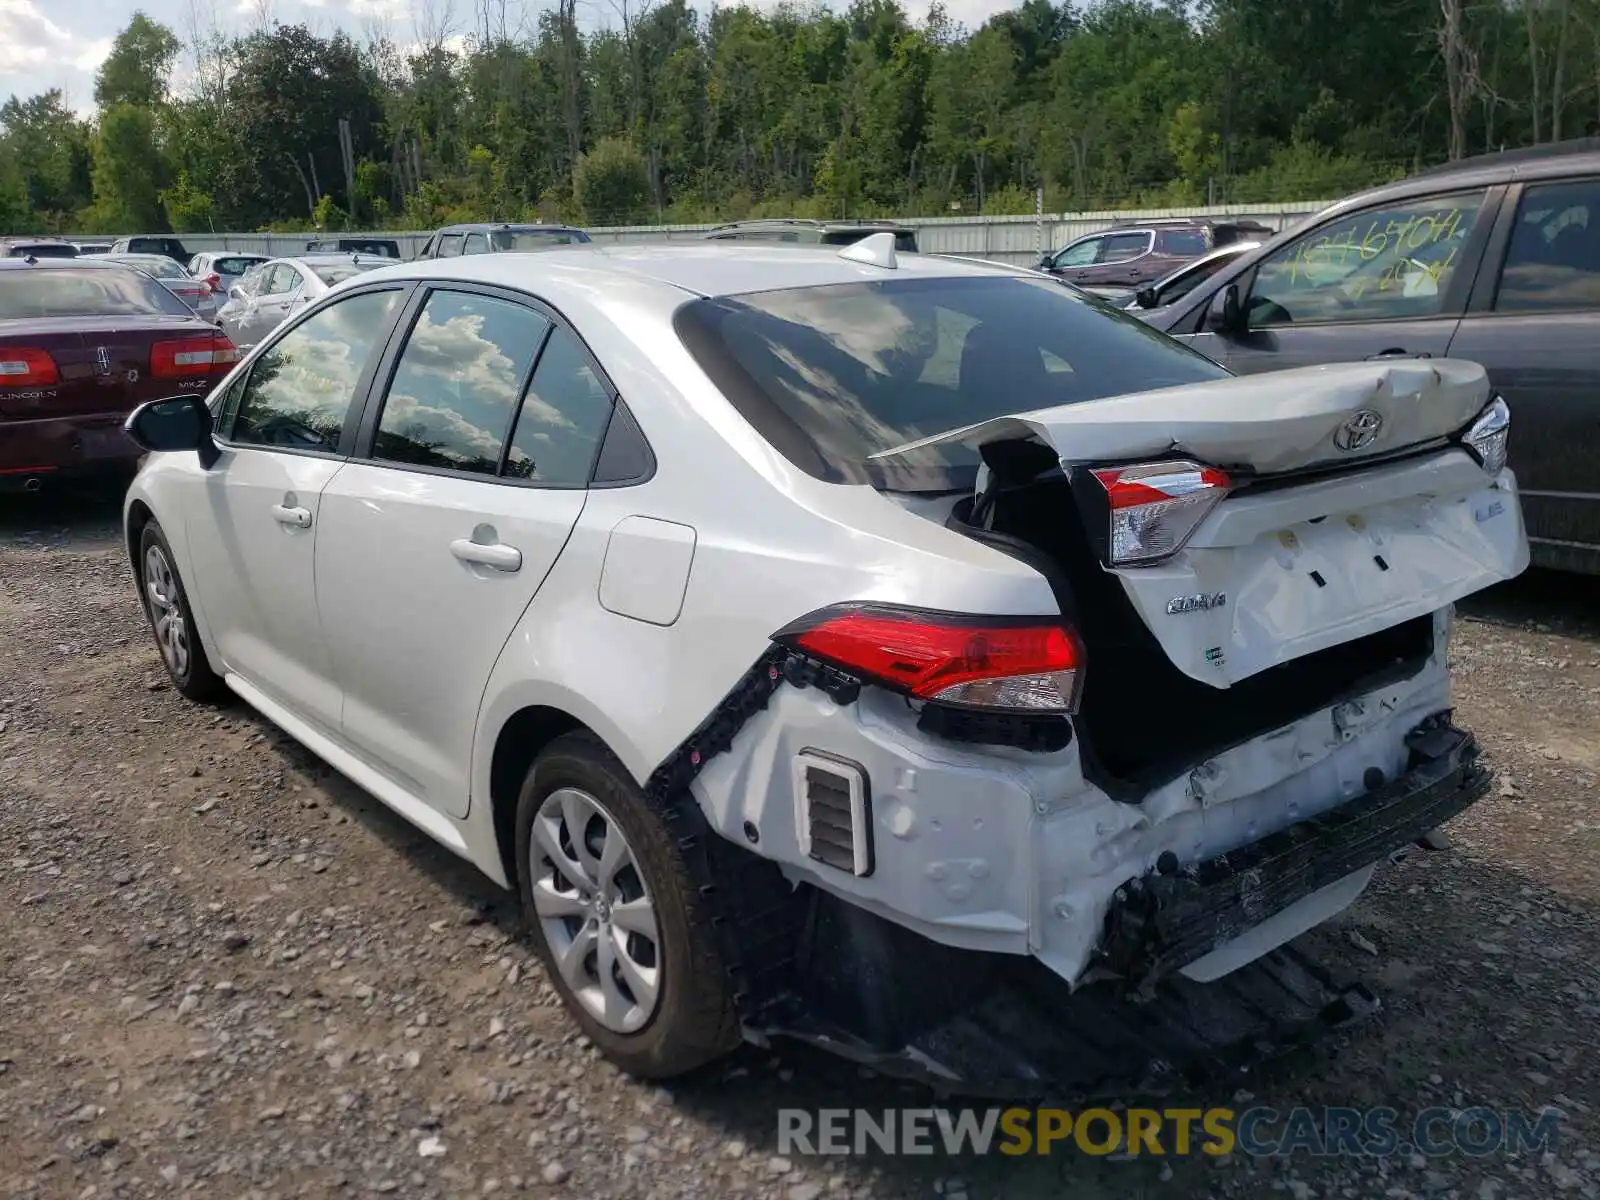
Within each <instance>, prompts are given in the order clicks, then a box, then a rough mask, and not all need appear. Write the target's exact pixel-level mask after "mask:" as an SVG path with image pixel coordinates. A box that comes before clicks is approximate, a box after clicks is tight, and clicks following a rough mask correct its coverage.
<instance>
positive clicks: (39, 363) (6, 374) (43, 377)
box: [0, 346, 61, 387]
mask: <svg viewBox="0 0 1600 1200" xmlns="http://www.w3.org/2000/svg"><path fill="white" fill-rule="evenodd" d="M60 382H61V372H60V371H58V370H56V360H55V359H53V358H51V357H50V351H48V350H40V349H38V348H37V347H35V346H0V387H44V386H48V385H50V384H54V383H60Z"/></svg>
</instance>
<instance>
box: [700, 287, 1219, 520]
mask: <svg viewBox="0 0 1600 1200" xmlns="http://www.w3.org/2000/svg"><path fill="white" fill-rule="evenodd" d="M674 325H675V327H676V329H677V331H678V336H679V337H680V338H681V339H682V340H683V342H684V344H685V345H686V346H687V347H688V348H689V351H690V353H692V354H693V355H694V356H695V359H696V360H697V361H698V362H699V363H700V365H701V367H702V368H704V370H705V371H706V373H707V374H708V375H710V377H711V378H712V379H713V380H714V381H715V382H716V384H717V386H718V387H719V388H720V389H721V391H722V393H723V394H724V395H725V396H727V397H728V399H729V401H730V402H731V403H732V404H733V405H734V406H735V407H736V408H737V409H739V411H740V412H742V413H743V414H744V415H745V417H746V419H748V420H749V421H750V422H751V424H752V425H754V426H755V427H756V428H757V429H759V430H760V431H761V432H762V434H763V435H764V436H765V437H766V438H767V439H768V440H769V441H770V442H771V443H772V444H773V445H774V446H775V447H777V448H778V449H779V450H780V451H782V452H783V453H784V455H785V456H787V457H788V458H789V459H790V460H791V461H793V462H794V463H795V464H796V465H797V466H799V467H801V468H802V469H804V470H806V471H807V472H809V473H810V474H812V475H815V476H817V477H819V478H822V479H827V480H830V481H833V482H849V483H873V484H875V485H876V486H879V487H884V488H889V489H892V490H896V491H952V490H961V489H966V488H970V487H971V486H972V485H973V483H974V481H975V479H976V475H977V467H978V461H979V460H978V454H977V451H975V450H973V449H971V448H969V447H966V446H959V445H943V446H931V447H926V448H923V449H921V450H916V451H912V452H910V453H907V454H904V455H898V456H896V457H895V458H894V459H893V460H878V461H870V456H871V455H873V454H876V453H878V452H879V451H882V450H888V449H891V448H892V447H895V446H899V445H903V444H904V443H906V442H911V441H915V440H917V439H918V438H923V437H929V436H932V435H933V434H937V433H944V432H946V431H948V430H951V429H957V428H960V427H962V426H966V425H973V424H976V423H978V422H979V421H986V420H989V419H990V418H992V417H1001V416H1006V415H1008V414H1010V413H1018V412H1026V411H1029V410H1031V409H1038V408H1049V407H1051V406H1053V405H1058V404H1080V403H1083V402H1085V401H1089V400H1098V399H1101V398H1103V397H1106V396H1117V395H1122V394H1124V393H1127V392H1141V391H1147V390H1149V389H1151V388H1162V387H1173V386H1176V385H1180V384H1186V383H1198V382H1202V381H1204V380H1211V379H1220V378H1224V377H1226V375H1227V372H1226V371H1225V370H1224V369H1223V368H1221V367H1219V366H1218V365H1217V364H1216V363H1214V362H1212V361H1211V360H1210V359H1208V358H1205V357H1203V356H1202V355H1200V354H1197V353H1195V352H1194V351H1192V350H1190V349H1188V348H1187V347H1186V346H1183V345H1181V344H1179V343H1178V342H1175V341H1173V340H1172V339H1170V338H1168V337H1167V336H1166V335H1164V334H1162V333H1159V332H1157V331H1156V330H1154V329H1152V328H1151V327H1150V326H1148V325H1145V324H1144V323H1143V322H1140V321H1137V320H1134V319H1133V318H1131V317H1127V316H1124V315H1122V314H1120V313H1117V312H1115V311H1113V310H1112V309H1111V308H1110V307H1108V306H1106V305H1102V304H1096V303H1093V302H1090V301H1087V300H1085V299H1084V298H1083V297H1081V296H1079V295H1077V294H1076V293H1074V292H1072V291H1070V290H1068V289H1067V288H1064V287H1062V286H1061V285H1060V284H1059V283H1057V282H1055V281H1054V280H1044V279H1022V278H1016V277H992V276H991V277H981V276H980V277H967V278H940V279H897V280H887V281H884V282H881V283H847V284H831V285H828V286H824V287H807V288H794V289H787V290H783V291H773V292H755V293H750V294H747V295H741V296H729V297H719V298H707V299H701V300H694V301H691V302H690V303H688V304H686V305H684V306H683V307H682V308H680V309H679V310H678V312H677V314H676V316H675V317H674Z"/></svg>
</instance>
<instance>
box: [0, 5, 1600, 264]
mask: <svg viewBox="0 0 1600 1200" xmlns="http://www.w3.org/2000/svg"><path fill="white" fill-rule="evenodd" d="M263 2H265V0H263ZM430 2H431V3H432V4H433V7H425V8H424V9H423V11H422V13H421V15H420V16H419V17H418V19H417V21H416V24H417V25H418V26H419V29H418V35H419V40H418V41H417V42H414V43H409V44H406V45H402V44H400V43H398V42H397V40H396V39H395V38H393V37H392V36H389V35H387V34H385V33H384V32H383V31H382V30H381V29H372V30H369V32H368V33H367V34H366V35H365V36H364V37H363V38H362V39H361V40H359V41H358V40H357V39H355V38H353V37H351V36H349V35H348V34H345V33H335V34H333V35H331V36H320V35H319V34H317V33H314V32H313V31H312V30H310V29H308V28H307V27H305V26H303V25H285V24H280V23H275V22H272V21H270V20H269V19H266V18H265V17H264V16H263V18H262V19H261V20H259V21H258V22H257V26H256V28H254V29H252V30H251V31H250V32H247V33H245V34H243V35H242V36H240V35H224V34H222V33H221V32H219V31H218V30H217V28H216V26H215V23H213V24H212V25H211V27H210V28H209V29H207V28H203V27H198V26H199V23H198V22H196V25H197V28H195V29H191V30H189V31H187V36H185V37H182V38H180V36H179V35H178V34H177V33H176V32H175V31H173V30H172V29H169V28H167V27H165V26H163V25H161V24H160V23H158V22H155V21H152V20H150V19H149V18H148V17H146V16H145V15H144V14H142V13H136V14H135V15H134V16H133V18H132V20H131V21H130V22H129V24H128V26H127V28H125V29H124V30H122V31H121V33H120V34H119V35H118V36H117V38H116V40H115V43H114V45H113V48H112V51H111V53H110V55H109V56H108V57H107V58H106V60H105V61H104V63H103V64H102V66H101V67H100V69H99V71H98V73H97V75H96V79H95V88H94V102H95V110H94V113H93V114H92V115H91V116H89V117H87V118H81V117H80V116H78V115H77V114H76V113H75V112H74V111H73V110H72V109H71V108H70V107H69V105H68V104H67V102H66V100H65V98H64V97H63V95H62V94H61V93H60V92H59V91H49V92H45V93H43V94H41V95H36V96H32V97H28V98H22V97H17V96H13V97H11V98H10V99H9V100H8V101H7V102H6V103H5V104H4V106H3V107H0V231H7V230H10V231H24V230H25V231H54V230H71V231H78V232H86V233H87V232H96V231H107V232H111V231H122V232H131V231H152V232H153V231H164V230H168V229H171V230H175V231H177V232H180V233H181V232H193V231H207V230H213V229H214V230H225V229H286V230H291V229H309V228H320V229H324V230H333V229H340V228H346V227H362V228H371V227H388V228H413V229H424V228H431V227H434V226H437V225H439V224H442V223H445V222H448V221H457V220H516V219H535V218H539V219H545V220H567V221H576V222H585V223H589V224H629V223H644V222H652V223H653V222H673V223H692V222H701V221H710V220H719V219H731V218H739V217H747V216H821V217H846V216H849V217H867V216H886V215H897V216H911V215H945V214H950V213H953V212H984V213H1016V212H1030V211H1032V210H1033V207H1034V203H1035V190H1036V188H1039V187H1043V188H1044V190H1045V203H1046V206H1047V208H1048V210H1049V211H1052V212H1054V211H1081V210H1086V209H1096V208H1111V207H1129V206H1151V205H1178V204H1199V203H1237V202H1252V201H1270V200H1307V199H1326V198H1332V197H1336V196H1338V195H1340V194H1342V193H1344V192H1347V191H1350V190H1352V189H1355V188H1358V187H1361V186H1365V185H1368V184H1371V183H1375V182H1379V181H1382V180H1385V179H1389V178H1395V177H1398V176H1400V175H1403V174H1406V173H1407V172H1409V171H1411V170H1414V169H1415V168H1417V167H1419V166H1422V165H1428V164H1432V163H1435V162H1439V161H1444V160H1446V159H1452V158H1458V157H1461V156H1463V155H1467V154H1471V153H1476V152H1480V151H1483V150H1486V149H1497V148H1501V147H1507V146H1519V145H1526V144H1533V143H1539V142H1545V141H1556V140H1561V139H1564V138H1571V137H1574V136H1582V135H1590V134H1595V133H1597V132H1600V0H1294V2H1293V3H1284V2H1283V0H1198V2H1196V0H1079V2H1074V0H1066V2H1064V3H1060V4H1056V3H1052V0H1024V2H1023V4H1022V5H1021V7H1019V8H1015V9H1012V10H1010V11H1006V12H1002V13H999V14H998V15H996V16H994V17H992V18H990V19H989V20H988V21H986V22H985V23H984V24H983V25H982V27H981V28H978V29H976V30H967V29H965V28H962V27H960V26H958V25H955V24H953V23H952V22H951V21H950V20H949V19H948V17H947V16H946V15H945V13H944V11H943V10H942V8H941V7H939V6H938V5H937V4H935V5H934V7H933V8H932V9H931V11H930V12H929V14H928V16H927V18H926V19H925V20H922V21H915V20H913V19H911V18H910V17H909V16H908V15H907V13H906V11H905V10H904V9H903V8H902V7H901V6H900V5H899V4H898V3H897V2H896V0H854V2H853V3H851V4H850V6H849V7H848V8H844V9H841V10H838V11H834V10H832V9H829V8H825V7H821V6H811V7H800V6H797V5H793V4H783V5H780V6H779V7H778V8H777V9H776V10H774V11H770V12H762V11H759V10H756V9H753V8H747V7H743V6H736V7H714V8H711V9H710V11H709V12H708V13H700V12H698V11H697V10H696V9H695V8H692V7H690V6H689V4H688V3H686V0H607V2H608V3H609V4H610V5H611V6H612V7H611V10H610V19H608V21H607V24H606V27H604V28H600V29H589V28H584V27H580V24H579V20H578V13H577V5H576V0H555V4H554V6H553V7H550V8H546V9H542V10H539V11H537V12H534V11H526V10H518V9H515V8H513V7H511V0H475V5H476V7H475V9H474V12H473V15H472V17H471V18H470V21H469V22H467V23H466V24H467V25H468V27H466V28H458V27H457V23H456V21H455V19H454V13H453V10H451V9H449V8H448V7H446V8H443V9H441V8H439V7H438V5H439V4H440V3H444V4H448V3H449V0H430ZM265 11H266V10H264V9H263V12H265ZM180 67H181V68H183V70H181V71H180ZM180 76H181V77H182V78H184V79H185V80H186V81H187V82H186V84H185V86H184V87H183V89H182V90H181V91H176V90H174V88H173V83H172V81H173V79H174V78H175V77H180Z"/></svg>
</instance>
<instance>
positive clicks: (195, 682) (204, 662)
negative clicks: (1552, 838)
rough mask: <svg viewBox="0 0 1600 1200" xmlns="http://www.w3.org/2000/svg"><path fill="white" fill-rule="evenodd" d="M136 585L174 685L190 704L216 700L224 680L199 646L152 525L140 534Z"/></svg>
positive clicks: (170, 561)
mask: <svg viewBox="0 0 1600 1200" xmlns="http://www.w3.org/2000/svg"><path fill="white" fill-rule="evenodd" d="M139 587H140V593H141V596H142V598H143V600H144V610H145V613H146V615H147V616H148V617H149V618H150V630H151V632H152V633H154V634H155V638H156V649H158V650H160V651H161V662H162V664H163V665H164V666H165V667H166V668H167V675H168V676H169V677H170V678H171V679H172V684H173V686H174V687H176V688H177V689H178V691H180V692H182V693H183V694H184V695H185V696H187V697H188V698H189V699H190V700H210V699H213V698H214V697H216V696H217V695H218V694H219V693H221V691H222V680H221V679H220V678H219V677H218V676H217V673H216V672H215V671H213V670H212V669H211V662H210V660H209V659H207V658H206V649H205V647H204V646H203V645H201V644H200V634H199V631H198V630H197V629H196V628H195V624H194V614H193V612H192V611H191V610H190V608H189V595H188V593H187V592H185V591H184V588H183V580H182V579H180V578H179V577H178V568H177V566H176V565H175V560H174V557H173V554H172V547H171V546H170V545H168V544H167V538H166V535H165V534H164V533H162V531H161V526H160V525H159V524H158V523H157V522H155V521H151V522H150V523H149V524H147V525H146V526H145V527H144V531H143V533H141V534H140V535H139Z"/></svg>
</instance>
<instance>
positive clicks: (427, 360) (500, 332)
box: [372, 291, 550, 475]
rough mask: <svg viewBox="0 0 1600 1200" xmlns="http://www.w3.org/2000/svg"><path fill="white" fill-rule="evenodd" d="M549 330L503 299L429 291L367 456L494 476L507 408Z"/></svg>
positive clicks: (510, 407) (506, 423)
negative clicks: (430, 293) (429, 293)
mask: <svg viewBox="0 0 1600 1200" xmlns="http://www.w3.org/2000/svg"><path fill="white" fill-rule="evenodd" d="M549 327H550V322H549V321H548V320H546V319H545V318H544V317H543V316H541V315H540V314H539V313H537V312H535V311H533V310H532V309H530V308H525V307H524V306H523V305H520V304H514V303H512V302H511V301H509V300H501V299H498V298H496V297H493V296H481V295H476V294H473V293H470V292H445V291H440V292H434V293H433V294H432V295H431V296H429V297H428V302H427V304H426V305H424V306H423V309H422V312H421V314H420V315H419V316H418V317H417V323H416V324H415V325H414V326H412V329H411V335H410V337H408V338H407V339H406V346H405V349H404V350H403V351H402V352H401V354H400V361H399V364H398V365H397V366H396V368H395V373H394V378H393V379H392V380H391V381H390V383H389V394H388V397H387V399H386V400H385V401H384V405H383V416H382V418H381V419H380V420H379V422H378V433H377V437H376V440H375V441H374V443H373V447H372V456H373V457H374V458H377V459H382V460H385V461H388V462H397V463H408V464H411V465H414V466H424V467H440V468H445V469H448V470H453V471H470V472H473V473H475V474H479V475H494V474H496V473H497V472H498V471H499V469H500V457H501V449H502V448H503V447H504V445H505V439H506V431H507V430H508V429H509V428H510V426H511V414H512V410H513V409H515V407H516V404H517V398H518V397H519V396H520V395H521V390H522V384H523V381H524V380H525V379H526V378H527V375H528V367H529V366H530V365H531V364H532V362H533V356H534V355H535V354H536V353H537V352H538V350H539V345H540V343H541V342H542V341H543V340H544V335H545V331H546V330H547V329H549Z"/></svg>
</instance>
